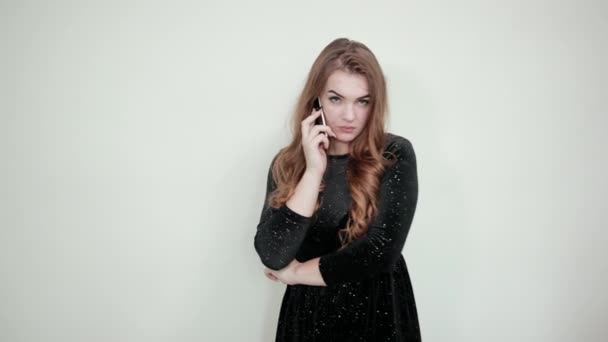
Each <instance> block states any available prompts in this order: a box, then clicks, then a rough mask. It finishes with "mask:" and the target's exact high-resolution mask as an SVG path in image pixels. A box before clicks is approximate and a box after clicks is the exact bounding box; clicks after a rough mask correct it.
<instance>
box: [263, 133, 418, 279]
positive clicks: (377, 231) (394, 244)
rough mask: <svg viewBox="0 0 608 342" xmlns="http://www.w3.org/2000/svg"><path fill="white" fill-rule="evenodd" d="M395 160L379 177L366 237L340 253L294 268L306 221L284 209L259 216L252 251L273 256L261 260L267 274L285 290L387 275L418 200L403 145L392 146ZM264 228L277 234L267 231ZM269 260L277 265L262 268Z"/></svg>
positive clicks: (411, 158) (409, 154)
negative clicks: (374, 211) (292, 286)
mask: <svg viewBox="0 0 608 342" xmlns="http://www.w3.org/2000/svg"><path fill="white" fill-rule="evenodd" d="M395 154H396V155H397V161H396V163H395V164H394V165H393V166H391V167H389V168H388V169H387V170H386V172H385V173H384V175H383V177H382V180H381V184H380V191H379V194H378V200H379V203H378V213H377V214H376V216H375V217H374V219H373V220H372V222H371V224H370V226H369V227H368V231H367V234H366V235H364V236H363V237H361V238H359V239H357V240H355V241H353V242H352V243H351V244H350V245H348V246H347V247H345V248H344V249H342V250H339V251H335V252H332V253H329V254H326V255H323V256H320V257H317V258H313V259H311V260H308V261H306V262H303V263H300V262H298V261H297V260H295V259H294V258H295V254H296V252H297V250H298V249H299V247H300V245H301V243H302V241H303V239H304V237H305V235H306V232H307V230H308V228H309V225H310V223H311V219H310V218H306V217H304V216H301V215H299V216H298V215H293V214H294V212H293V211H291V210H289V208H288V207H286V206H284V207H282V208H279V209H276V210H274V211H273V210H270V211H269V210H268V209H265V210H266V211H264V210H263V213H262V220H261V223H260V224H259V225H258V232H257V233H256V249H257V251H258V254H260V253H261V252H262V254H263V252H266V253H267V254H266V255H267V256H269V255H273V256H274V257H273V258H267V259H266V261H267V262H264V259H262V260H263V262H264V264H265V265H266V266H268V267H269V268H270V269H272V270H273V271H271V273H272V274H274V275H275V276H276V277H277V278H278V279H279V280H281V281H283V282H285V283H287V284H304V285H312V286H332V285H335V284H339V283H341V282H347V281H358V280H361V279H363V278H367V277H371V276H374V275H376V274H378V273H382V272H389V271H390V270H391V269H392V267H393V266H394V264H395V263H396V262H397V260H398V259H399V257H400V256H401V252H402V250H403V246H404V244H405V241H406V238H407V235H408V232H409V230H410V226H411V223H412V221H413V217H414V213H415V210H416V204H417V200H418V176H417V170H416V156H415V153H414V150H413V147H412V145H411V143H410V142H409V140H406V139H400V140H398V141H397V142H396V143H395ZM264 213H266V220H264ZM277 213H282V214H279V215H277ZM269 219H270V221H269ZM273 219H274V221H272V220H273ZM268 222H271V223H273V224H269V223H268ZM269 226H270V227H275V228H277V229H276V230H269V229H268V228H269ZM285 227H287V229H285ZM269 233H270V234H269ZM261 241H266V243H267V245H270V246H274V248H270V249H267V248H261V247H263V246H262V244H260V243H259V242H261ZM270 241H272V243H270ZM269 260H279V261H280V262H268V261H269Z"/></svg>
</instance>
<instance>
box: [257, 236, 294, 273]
mask: <svg viewBox="0 0 608 342" xmlns="http://www.w3.org/2000/svg"><path fill="white" fill-rule="evenodd" d="M254 248H255V251H256V252H257V254H258V256H259V258H260V261H261V262H262V264H263V265H264V266H266V267H268V268H269V269H271V270H273V271H278V270H280V269H283V268H285V267H286V266H287V265H289V263H290V262H291V260H293V257H292V258H290V257H289V256H287V255H285V254H284V253H281V252H280V249H276V248H271V247H270V246H269V244H267V243H263V241H261V239H260V238H259V237H258V236H257V235H256V237H255V239H254Z"/></svg>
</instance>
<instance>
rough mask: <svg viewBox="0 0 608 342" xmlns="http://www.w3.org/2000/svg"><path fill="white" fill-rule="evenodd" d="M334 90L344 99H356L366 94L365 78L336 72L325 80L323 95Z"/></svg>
mask: <svg viewBox="0 0 608 342" xmlns="http://www.w3.org/2000/svg"><path fill="white" fill-rule="evenodd" d="M329 90H335V91H336V92H338V93H339V94H340V95H342V96H344V97H347V98H348V97H352V98H358V97H361V96H363V95H366V94H368V93H369V92H368V85H367V78H365V76H363V75H361V74H354V73H349V72H346V71H343V70H336V71H334V72H333V73H332V74H331V75H329V78H328V79H327V82H326V83H325V89H324V90H323V92H324V93H327V92H328V91H329Z"/></svg>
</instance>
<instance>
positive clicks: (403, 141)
mask: <svg viewBox="0 0 608 342" xmlns="http://www.w3.org/2000/svg"><path fill="white" fill-rule="evenodd" d="M383 155H384V156H385V158H387V159H397V160H405V161H409V162H413V163H416V155H415V152H414V146H413V145H412V142H411V141H410V140H409V139H408V138H405V137H403V136H401V135H398V134H395V133H388V132H387V133H386V135H385V143H384V153H383Z"/></svg>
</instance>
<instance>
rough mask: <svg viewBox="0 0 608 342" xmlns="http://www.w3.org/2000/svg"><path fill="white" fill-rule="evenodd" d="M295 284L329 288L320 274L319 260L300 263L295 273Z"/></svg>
mask: <svg viewBox="0 0 608 342" xmlns="http://www.w3.org/2000/svg"><path fill="white" fill-rule="evenodd" d="M294 278H295V279H294V283H295V284H302V285H311V286H327V284H325V281H323V277H322V276H321V273H320V272H319V258H318V257H317V258H314V259H310V260H308V261H305V262H303V263H299V264H298V265H297V267H296V268H295V271H294Z"/></svg>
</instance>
